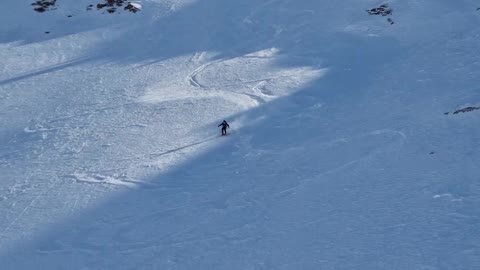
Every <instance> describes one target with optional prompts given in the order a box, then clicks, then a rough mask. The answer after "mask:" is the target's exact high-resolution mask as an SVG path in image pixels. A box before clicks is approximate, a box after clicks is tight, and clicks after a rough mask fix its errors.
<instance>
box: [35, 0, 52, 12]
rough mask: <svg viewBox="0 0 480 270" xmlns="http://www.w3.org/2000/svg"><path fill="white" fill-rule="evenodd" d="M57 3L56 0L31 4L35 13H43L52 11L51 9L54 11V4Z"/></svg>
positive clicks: (41, 0)
mask: <svg viewBox="0 0 480 270" xmlns="http://www.w3.org/2000/svg"><path fill="white" fill-rule="evenodd" d="M56 2H57V0H38V1H35V2H33V3H32V6H34V7H35V8H34V9H33V10H35V11H36V12H40V13H42V12H45V11H47V10H53V9H56V7H55V3H56Z"/></svg>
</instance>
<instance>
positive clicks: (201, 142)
mask: <svg viewBox="0 0 480 270" xmlns="http://www.w3.org/2000/svg"><path fill="white" fill-rule="evenodd" d="M217 137H218V136H214V137H210V138H208V139H206V140H203V141H199V142H195V143H191V144H188V145H184V146H181V147H177V148H174V149H170V150H168V151H165V152H161V153H152V154H150V156H152V157H160V156H164V155H168V154H171V153H175V152H178V151H180V150H183V149H186V148H190V147H192V146H196V145H200V144H203V143H206V142H209V141H213V140H214V139H215V138H217Z"/></svg>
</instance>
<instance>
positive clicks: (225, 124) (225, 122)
mask: <svg viewBox="0 0 480 270" xmlns="http://www.w3.org/2000/svg"><path fill="white" fill-rule="evenodd" d="M218 126H222V136H224V135H227V128H230V126H229V125H228V123H227V121H225V120H223V122H222V123H221V124H220V125H218Z"/></svg>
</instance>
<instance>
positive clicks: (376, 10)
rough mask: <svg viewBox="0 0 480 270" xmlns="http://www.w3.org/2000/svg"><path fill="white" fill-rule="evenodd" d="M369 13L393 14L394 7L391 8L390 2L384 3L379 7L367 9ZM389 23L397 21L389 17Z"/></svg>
mask: <svg viewBox="0 0 480 270" xmlns="http://www.w3.org/2000/svg"><path fill="white" fill-rule="evenodd" d="M366 11H367V13H368V14H369V15H380V16H384V17H385V16H391V15H392V14H393V9H392V8H390V6H389V5H388V4H382V5H380V6H379V7H376V8H372V9H367V10H366ZM387 21H388V23H390V24H394V23H395V22H394V21H393V20H392V19H391V18H388V19H387Z"/></svg>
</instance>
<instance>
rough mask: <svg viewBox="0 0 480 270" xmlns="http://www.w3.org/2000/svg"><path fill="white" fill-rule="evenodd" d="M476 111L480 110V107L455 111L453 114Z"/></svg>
mask: <svg viewBox="0 0 480 270" xmlns="http://www.w3.org/2000/svg"><path fill="white" fill-rule="evenodd" d="M475 110H480V107H466V108H463V109H460V110H456V111H454V112H453V114H458V113H466V112H471V111H475Z"/></svg>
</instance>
